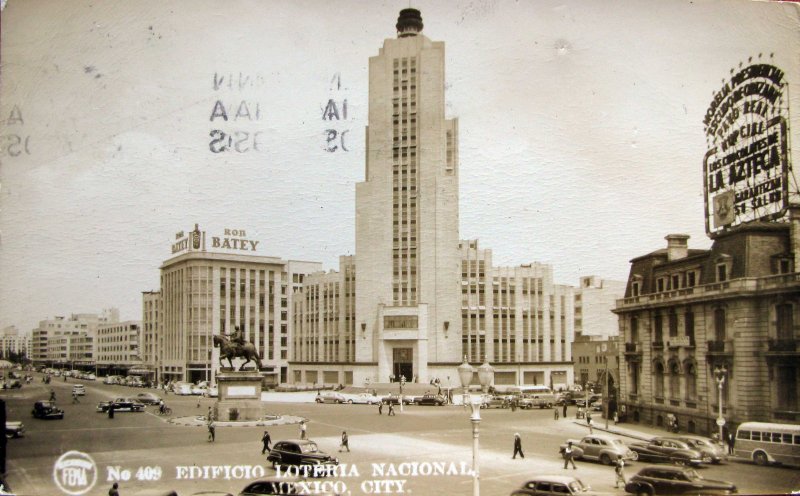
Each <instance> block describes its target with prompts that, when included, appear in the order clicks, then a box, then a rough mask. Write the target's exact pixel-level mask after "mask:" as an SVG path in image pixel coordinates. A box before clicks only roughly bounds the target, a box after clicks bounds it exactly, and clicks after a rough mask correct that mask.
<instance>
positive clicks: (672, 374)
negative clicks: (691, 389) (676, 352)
mask: <svg viewBox="0 0 800 496" xmlns="http://www.w3.org/2000/svg"><path fill="white" fill-rule="evenodd" d="M669 397H670V398H672V399H674V400H677V399H679V398H680V397H681V368H680V366H678V362H674V361H673V362H670V364H669Z"/></svg>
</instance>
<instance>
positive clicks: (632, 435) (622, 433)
mask: <svg viewBox="0 0 800 496" xmlns="http://www.w3.org/2000/svg"><path fill="white" fill-rule="evenodd" d="M572 423H573V424H575V425H579V426H581V427H586V428H588V427H589V426H588V425H586V422H578V421H577V420H573V421H572ZM592 429H593V430H596V431H602V432H608V433H609V434H615V435H617V436H625V437H630V438H633V439H638V440H639V441H650V440H651V439H652V438H654V437H656V436H649V435H645V434H641V433H636V432H633V430H632V429H624V430H620V429H612V428H611V426H609V428H608V429H606V428H605V427H597V426H594V425H592Z"/></svg>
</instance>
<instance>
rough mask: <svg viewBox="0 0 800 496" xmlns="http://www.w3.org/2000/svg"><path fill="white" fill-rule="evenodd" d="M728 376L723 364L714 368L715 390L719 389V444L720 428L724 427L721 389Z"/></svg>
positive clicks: (721, 439) (721, 438)
mask: <svg viewBox="0 0 800 496" xmlns="http://www.w3.org/2000/svg"><path fill="white" fill-rule="evenodd" d="M727 374H728V369H727V367H725V364H722V367H720V366H717V367H714V379H716V381H717V388H718V389H719V404H718V406H719V414H718V415H717V425H718V426H719V442H720V444H722V443H723V442H724V441H723V437H722V432H723V430H722V428H723V427H724V426H725V417H723V416H722V388H723V386H724V385H725V376H726V375H727Z"/></svg>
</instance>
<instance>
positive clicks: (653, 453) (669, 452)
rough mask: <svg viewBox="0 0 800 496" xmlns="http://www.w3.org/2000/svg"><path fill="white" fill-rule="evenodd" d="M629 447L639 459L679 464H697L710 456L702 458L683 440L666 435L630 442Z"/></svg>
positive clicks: (700, 454)
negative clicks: (647, 440)
mask: <svg viewBox="0 0 800 496" xmlns="http://www.w3.org/2000/svg"><path fill="white" fill-rule="evenodd" d="M630 448H631V449H632V450H633V451H635V452H636V453H637V454H638V455H639V460H641V461H646V462H669V463H676V464H679V465H693V466H697V465H700V464H701V463H703V462H704V461H705V462H706V463H710V462H711V458H710V457H706V458H705V460H704V459H703V454H702V453H700V451H698V450H696V449H692V448H691V447H690V446H689V445H688V444H686V442H685V441H681V440H679V439H673V438H668V437H656V438H653V439H651V440H650V441H649V442H646V443H645V442H640V443H631V444H630Z"/></svg>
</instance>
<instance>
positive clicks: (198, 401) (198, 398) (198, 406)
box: [197, 396, 202, 408]
mask: <svg viewBox="0 0 800 496" xmlns="http://www.w3.org/2000/svg"><path fill="white" fill-rule="evenodd" d="M200 398H202V396H198V397H197V408H200Z"/></svg>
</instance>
